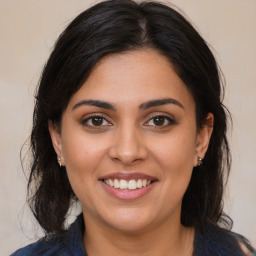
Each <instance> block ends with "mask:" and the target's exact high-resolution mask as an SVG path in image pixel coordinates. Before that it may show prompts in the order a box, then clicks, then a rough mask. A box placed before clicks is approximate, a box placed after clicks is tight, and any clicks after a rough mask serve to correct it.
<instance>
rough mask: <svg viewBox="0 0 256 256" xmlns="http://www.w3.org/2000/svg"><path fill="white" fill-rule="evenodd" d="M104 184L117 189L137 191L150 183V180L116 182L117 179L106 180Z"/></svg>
mask: <svg viewBox="0 0 256 256" xmlns="http://www.w3.org/2000/svg"><path fill="white" fill-rule="evenodd" d="M104 182H105V183H106V184H107V185H109V186H111V187H114V188H119V189H137V188H142V187H145V186H147V185H149V184H150V183H151V180H146V179H143V180H142V179H138V180H137V181H136V180H129V181H127V180H123V179H121V180H118V179H114V180H112V179H106V180H104Z"/></svg>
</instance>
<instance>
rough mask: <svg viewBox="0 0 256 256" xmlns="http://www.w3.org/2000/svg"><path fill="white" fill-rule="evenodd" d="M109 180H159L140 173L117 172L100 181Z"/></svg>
mask: <svg viewBox="0 0 256 256" xmlns="http://www.w3.org/2000/svg"><path fill="white" fill-rule="evenodd" d="M107 179H123V180H138V179H146V180H151V181H153V180H157V178H155V177H152V176H150V175H148V174H144V173H139V172H131V173H127V172H125V173H124V172H115V173H110V174H107V175H105V176H102V177H100V178H99V180H107Z"/></svg>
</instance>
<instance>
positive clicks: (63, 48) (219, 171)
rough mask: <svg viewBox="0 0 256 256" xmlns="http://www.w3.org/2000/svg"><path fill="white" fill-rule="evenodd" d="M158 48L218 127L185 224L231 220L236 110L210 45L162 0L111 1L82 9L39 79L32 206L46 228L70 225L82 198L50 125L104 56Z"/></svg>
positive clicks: (196, 175) (194, 182) (186, 200)
mask: <svg viewBox="0 0 256 256" xmlns="http://www.w3.org/2000/svg"><path fill="white" fill-rule="evenodd" d="M145 48H147V49H148V48H149V49H154V50H157V51H158V52H159V53H160V54H162V55H163V56H165V57H166V58H167V59H168V60H169V61H170V63H172V65H173V67H174V70H175V72H176V73H177V75H178V76H179V77H180V78H181V79H182V80H183V81H184V83H185V84H186V86H187V87H188V88H189V90H190V92H191V94H192V95H193V97H194V100H195V103H196V122H197V127H198V129H200V127H201V126H202V125H206V124H205V119H206V115H207V113H209V112H210V113H213V115H214V129H213V133H212V137H211V140H210V144H209V148H208V151H207V153H206V155H205V158H204V162H203V165H202V166H200V167H195V168H194V170H193V174H192V178H191V181H190V184H189V186H188V188H187V191H186V193H185V195H184V197H183V202H182V212H181V223H182V224H183V225H185V226H193V227H195V228H198V229H200V228H202V226H203V225H204V224H205V223H206V222H213V223H216V224H218V225H221V224H225V225H226V228H227V229H228V228H231V225H232V223H231V220H228V219H227V218H225V214H224V212H223V190H224V187H225V178H227V177H228V174H229V170H230V152H229V146H228V141H227V137H226V132H227V119H228V116H229V115H228V111H226V109H225V107H224V106H223V104H222V98H223V97H222V96H223V86H222V83H221V73H220V72H219V68H218V65H217V64H216V61H215V58H214V56H213V54H212V52H211V50H210V49H209V47H208V45H207V43H206V42H205V41H204V39H203V38H202V37H201V36H200V35H199V33H198V32H197V31H196V30H195V29H194V27H193V26H192V25H191V24H190V22H188V21H187V20H186V19H185V18H184V17H183V16H182V15H181V14H180V13H179V12H177V11H176V10H174V9H173V8H171V7H168V6H166V5H163V4H160V3H156V2H151V1H149V2H148V1H147V2H144V1H142V2H140V3H137V2H135V1H133V0H110V1H104V2H101V3H99V4H96V5H94V6H93V7H91V8H90V9H88V10H86V11H84V12H82V13H81V14H80V15H78V16H77V17H76V18H75V19H74V20H73V21H72V22H71V23H70V25H68V27H67V28H66V29H65V31H64V32H63V33H62V34H61V35H60V36H59V38H58V40H57V42H56V44H55V46H54V49H53V51H52V53H51V55H50V57H49V59H48V61H47V63H46V65H45V67H44V69H43V72H42V76H41V79H40V81H39V85H38V89H37V93H36V97H35V99H36V101H35V107H34V114H33V128H32V132H31V151H32V156H33V159H32V165H31V171H30V177H29V181H28V201H29V204H30V207H31V210H32V212H33V214H34V216H35V218H36V219H37V220H38V222H39V224H40V225H41V226H42V228H43V229H44V230H45V232H46V233H48V234H52V233H58V232H60V231H62V230H63V229H64V223H65V220H66V217H67V213H68V211H69V209H70V207H71V205H72V201H73V200H76V196H75V194H74V192H73V190H72V188H71V186H70V183H69V180H68V177H67V173H66V170H65V167H62V169H60V167H59V165H58V164H57V161H56V153H55V151H54V149H53V146H52V141H51V138H50V134H49V131H48V121H49V120H51V121H53V122H54V123H55V124H57V125H59V127H60V129H61V117H62V113H63V111H64V110H65V108H66V107H67V105H68V102H69V100H70V98H71V96H72V95H73V94H74V93H75V92H77V91H78V90H79V88H80V87H81V86H82V84H83V83H84V82H85V81H86V79H87V78H88V76H89V75H90V73H91V71H92V69H93V67H94V66H95V65H96V64H97V63H98V62H99V60H101V59H102V58H103V57H104V56H106V55H110V54H114V53H122V52H127V51H133V50H138V49H145Z"/></svg>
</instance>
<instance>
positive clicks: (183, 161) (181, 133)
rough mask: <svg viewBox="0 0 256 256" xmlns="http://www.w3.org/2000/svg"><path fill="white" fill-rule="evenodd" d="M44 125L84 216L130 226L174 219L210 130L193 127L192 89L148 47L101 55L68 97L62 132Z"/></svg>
mask: <svg viewBox="0 0 256 256" xmlns="http://www.w3.org/2000/svg"><path fill="white" fill-rule="evenodd" d="M208 119H212V116H211V115H210V114H209V115H208ZM49 130H50V133H51V136H52V141H53V145H54V148H55V151H56V153H57V155H58V156H60V157H61V161H62V165H65V166H66V170H67V173H68V177H69V180H70V183H71V186H72V188H73V190H74V192H75V194H76V195H77V197H78V199H79V200H80V202H81V205H82V210H83V214H84V218H85V222H86V223H95V224H96V225H98V226H101V227H102V228H104V227H108V228H111V229H115V230H119V231H120V230H121V231H129V232H132V231H136V232H137V231H143V230H148V229H152V228H154V227H157V226H159V225H162V224H164V225H173V224H174V223H175V224H180V213H181V202H182V197H183V195H184V193H185V191H186V188H187V186H188V184H189V181H190V177H191V174H192V171H193V167H194V166H196V165H197V164H198V160H197V158H198V156H200V157H201V158H203V157H204V154H205V152H206V150H207V146H208V143H209V139H210V135H211V128H210V127H208V126H204V127H203V128H202V129H200V131H199V132H198V131H197V127H196V121H195V102H194V100H193V97H192V95H191V93H190V92H189V91H188V89H187V87H186V85H185V84H184V83H183V82H182V80H181V79H180V78H179V77H178V76H177V74H176V73H175V72H174V70H173V68H172V65H171V64H170V63H169V61H168V60H167V59H166V58H165V57H163V56H161V55H160V54H159V53H157V52H156V51H154V50H140V51H132V52H128V53H122V54H115V55H109V56H107V57H105V58H104V59H102V60H101V61H100V62H99V63H98V65H97V66H96V67H95V68H94V70H93V71H92V73H91V75H90V76H89V78H88V79H87V81H86V82H85V83H84V84H83V86H82V87H81V88H80V90H79V91H77V92H76V93H75V94H74V95H73V96H72V98H71V99H70V102H69V104H68V106H67V108H66V110H65V111H64V113H63V118H62V123H61V132H60V133H59V132H58V129H57V128H56V127H55V126H54V125H53V124H52V123H49Z"/></svg>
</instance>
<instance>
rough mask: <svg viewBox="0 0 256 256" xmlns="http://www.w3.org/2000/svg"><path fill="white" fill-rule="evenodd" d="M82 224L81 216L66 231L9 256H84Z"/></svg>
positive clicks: (45, 238)
mask: <svg viewBox="0 0 256 256" xmlns="http://www.w3.org/2000/svg"><path fill="white" fill-rule="evenodd" d="M83 230H84V223H83V217H82V215H80V216H78V218H77V219H76V221H75V222H74V223H73V224H72V225H71V226H70V228H69V229H68V230H66V231H63V232H61V233H59V234H55V235H52V236H47V237H44V238H42V239H40V240H39V241H38V242H36V243H33V244H30V245H28V246H26V247H24V248H21V249H19V250H17V251H16V252H14V253H13V254H11V255H10V256H32V255H33V256H39V255H40V256H53V255H54V256H68V255H76V256H86V252H85V249H84V246H83Z"/></svg>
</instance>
